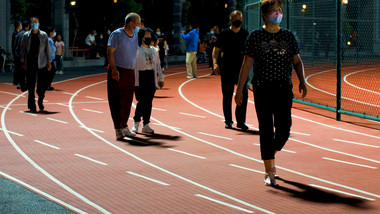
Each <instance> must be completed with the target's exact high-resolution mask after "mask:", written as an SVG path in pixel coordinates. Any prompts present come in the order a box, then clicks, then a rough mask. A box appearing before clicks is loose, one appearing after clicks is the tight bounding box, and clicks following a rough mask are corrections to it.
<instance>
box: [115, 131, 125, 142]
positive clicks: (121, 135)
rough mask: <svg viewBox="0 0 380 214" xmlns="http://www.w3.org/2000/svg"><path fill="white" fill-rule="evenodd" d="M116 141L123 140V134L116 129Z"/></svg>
mask: <svg viewBox="0 0 380 214" xmlns="http://www.w3.org/2000/svg"><path fill="white" fill-rule="evenodd" d="M115 133H116V140H119V139H123V137H124V136H123V133H121V129H115Z"/></svg>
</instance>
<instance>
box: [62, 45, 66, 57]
mask: <svg viewBox="0 0 380 214" xmlns="http://www.w3.org/2000/svg"><path fill="white" fill-rule="evenodd" d="M64 56H65V44H64V43H63V42H62V57H64Z"/></svg>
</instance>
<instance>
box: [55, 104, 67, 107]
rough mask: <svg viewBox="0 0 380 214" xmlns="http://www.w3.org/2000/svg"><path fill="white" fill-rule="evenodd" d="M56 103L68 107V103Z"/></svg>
mask: <svg viewBox="0 0 380 214" xmlns="http://www.w3.org/2000/svg"><path fill="white" fill-rule="evenodd" d="M57 105H60V106H65V107H69V105H65V104H63V103H57Z"/></svg>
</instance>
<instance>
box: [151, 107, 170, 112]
mask: <svg viewBox="0 0 380 214" xmlns="http://www.w3.org/2000/svg"><path fill="white" fill-rule="evenodd" d="M152 109H154V110H157V111H167V110H166V109H161V108H154V107H153V108H152Z"/></svg>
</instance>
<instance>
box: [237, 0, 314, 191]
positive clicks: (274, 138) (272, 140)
mask: <svg viewBox="0 0 380 214" xmlns="http://www.w3.org/2000/svg"><path fill="white" fill-rule="evenodd" d="M260 10H261V16H262V18H263V20H264V22H265V25H264V26H263V27H261V28H259V29H257V30H254V31H253V32H252V33H251V34H250V35H249V37H248V39H247V42H246V46H245V50H244V62H243V65H242V68H241V71H240V77H239V83H238V88H237V90H236V96H235V102H236V104H238V105H240V104H241V103H242V99H243V95H242V90H243V88H244V84H245V80H246V79H247V77H248V74H249V70H250V68H251V67H252V65H253V63H255V68H254V76H253V79H252V85H253V91H254V99H255V107H256V114H257V118H258V121H259V130H260V150H261V158H262V160H263V161H264V166H265V178H264V182H265V185H272V186H274V185H276V180H275V174H276V166H275V154H276V153H277V152H278V151H281V149H282V148H283V146H284V145H285V143H286V141H287V140H288V138H289V135H290V127H291V125H292V119H291V108H292V104H293V102H292V99H293V92H292V88H293V85H292V70H293V67H294V69H295V71H296V73H297V76H298V79H299V81H300V84H299V92H300V93H302V97H305V96H306V93H307V89H306V85H305V77H304V67H303V63H302V60H301V57H300V55H299V50H298V46H297V41H296V39H295V38H294V36H293V34H292V32H290V31H289V30H287V29H283V28H281V27H280V22H281V20H282V16H283V11H282V10H283V4H282V1H281V0H264V1H262V2H261V5H260ZM274 129H275V131H274Z"/></svg>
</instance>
